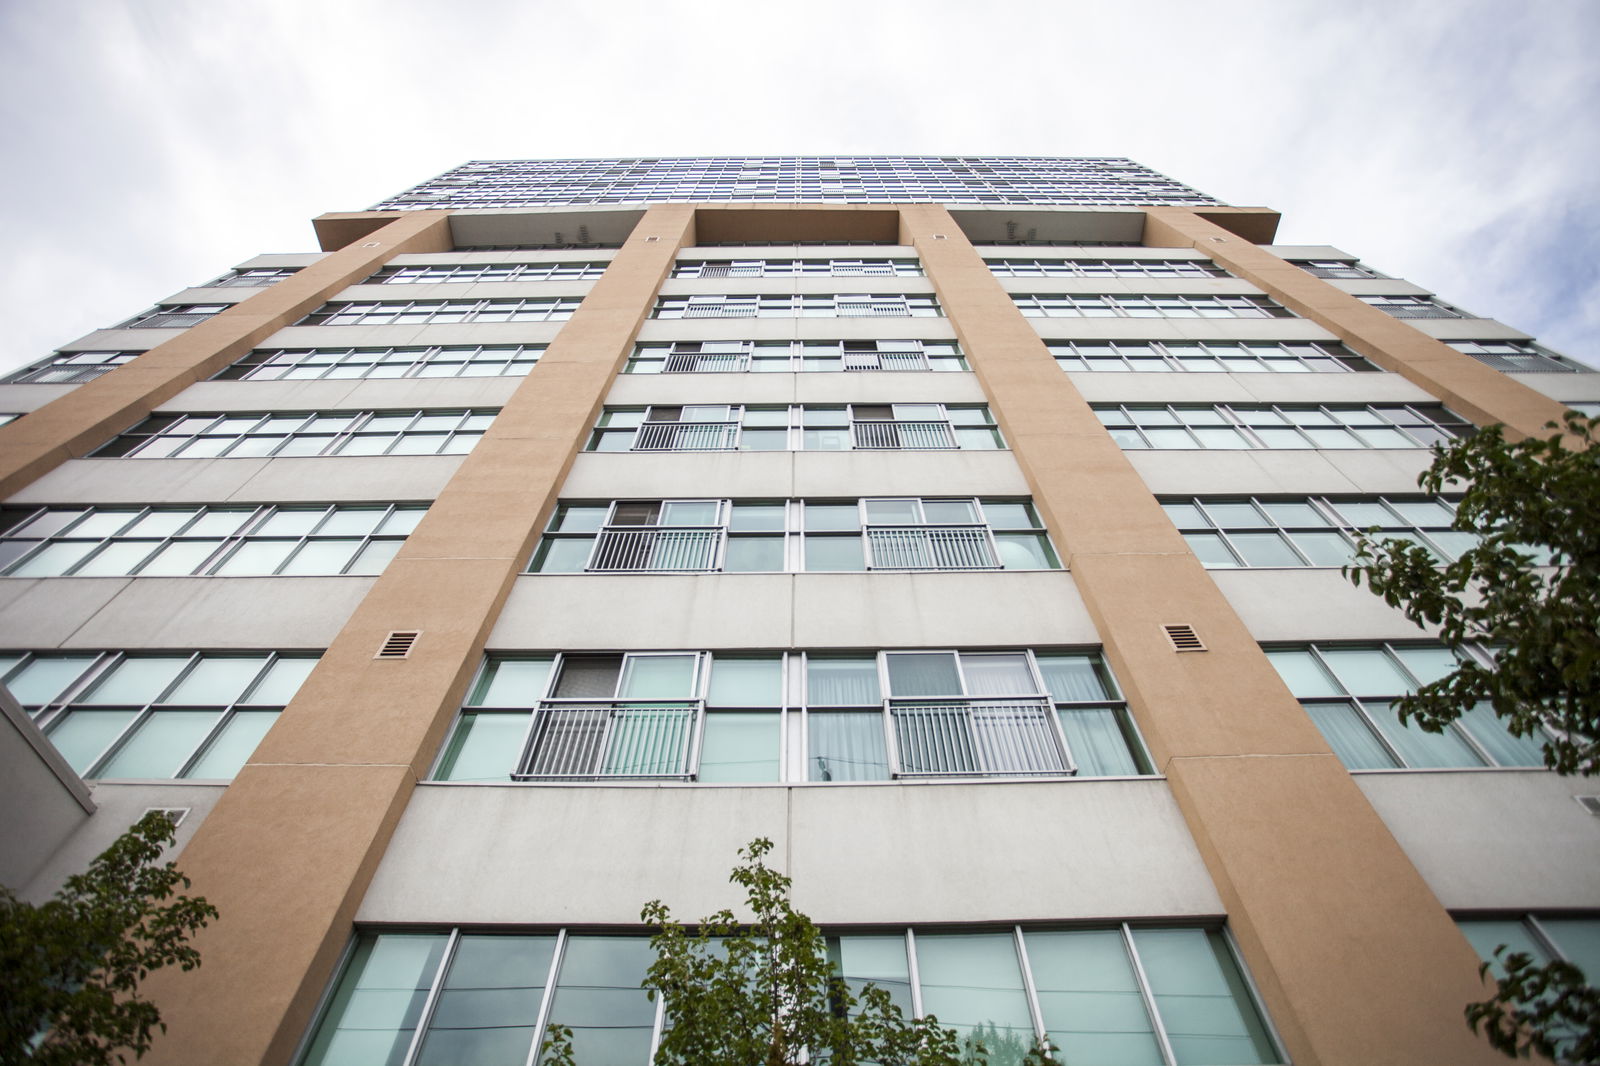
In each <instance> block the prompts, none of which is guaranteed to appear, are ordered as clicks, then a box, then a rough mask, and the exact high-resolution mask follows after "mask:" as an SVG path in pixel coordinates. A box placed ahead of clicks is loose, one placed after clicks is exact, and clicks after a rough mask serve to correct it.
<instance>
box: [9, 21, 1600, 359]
mask: <svg viewBox="0 0 1600 1066" xmlns="http://www.w3.org/2000/svg"><path fill="white" fill-rule="evenodd" d="M978 15H979V13H978V12H977V10H976V9H975V8H974V7H973V6H972V5H969V4H963V3H945V2H935V0H917V2H914V3H903V2H897V0H883V2H879V3H874V4H860V3H843V2H834V0H814V2H812V3H810V4H807V5H804V6H802V7H795V6H793V5H777V4H770V5H767V4H747V5H737V6H735V5H727V4H719V3H689V2H673V0H649V2H634V0H615V2H595V3H587V4H572V3H543V2H512V0H479V2H476V3H473V4H471V5H465V6H458V7H453V8H446V7H441V6H439V5H436V4H430V3H424V2H416V0H345V2H341V3H339V4H336V5H327V4H317V3H311V2H304V0H277V2H274V3H272V4H259V3H257V4H250V3H243V2H239V0H166V2H161V3H154V2H127V0H100V2H97V3H92V4H59V3H50V2H45V0H13V2H12V3H9V4H7V5H5V7H4V9H3V11H0V60H3V64H0V87H3V89H4V100H5V103H4V104H3V105H0V106H4V108H5V110H6V127H7V130H8V137H7V148H8V150H9V153H10V162H11V168H10V178H11V195H10V196H9V197H8V198H7V201H6V203H7V206H6V209H5V210H6V215H7V218H6V222H7V229H8V232H9V234H10V236H11V240H12V242H13V245H12V254H11V255H10V256H8V257H7V259H6V262H5V265H4V267H3V270H4V284H3V287H0V292H3V297H0V299H3V301H4V310H5V314H6V321H7V322H8V324H9V327H10V328H9V329H8V331H7V335H6V338H5V341H4V343H3V344H0V369H9V368H12V367H15V366H19V365H22V364H24V363H28V362H31V361H33V360H35V359H38V358H41V357H43V356H45V355H47V354H48V352H49V351H50V350H51V349H52V348H53V347H55V346H57V345H60V344H63V343H66V342H69V341H71V340H73V339H75V338H77V337H79V336H81V335H82V334H84V333H86V332H88V331H89V330H91V329H94V328H98V327H102V326H108V325H112V324H115V323H116V322H118V321H120V320H122V319H124V318H127V317H129V316H131V315H133V314H135V313H137V312H138V311H140V310H142V309H144V308H145V307H147V306H149V305H150V304H151V303H153V302H154V301H156V300H158V299H159V298H161V297H163V296H166V295H167V294H169V293H171V292H172V291H174V290H176V289H179V288H181V287H183V286H186V285H194V284H200V283H202V282H204V281H206V280H208V279H209V278H211V277H213V276H215V275H216V274H218V273H220V272H221V271H222V270H224V269H225V268H226V267H228V266H230V265H232V264H233V263H235V262H237V261H239V260H241V259H244V258H246V257H248V256H250V255H253V254H256V253H259V252H269V251H297V250H303V249H307V248H311V247H313V246H314V241H313V238H312V233H311V227H310V224H309V219H310V218H311V217H313V216H315V215H317V214H320V213H322V212H324V211H332V210H354V209H361V208H364V207H367V206H369V205H371V204H373V203H375V202H377V201H379V200H382V199H384V198H385V197H388V196H390V195H393V194H395V193H397V192H399V191H400V190H402V189H404V188H406V187H408V186H410V185H413V184H415V183H417V182H419V181H422V180H424V179H425V178H428V177H430V176H432V175H434V174H437V173H439V172H441V171H444V170H446V169H448V168H450V167H452V166H455V165H457V164H459V163H461V162H464V161H465V160H468V159H474V158H476V159H495V158H552V157H597V156H598V157H611V156H635V155H693V154H725V155H746V154H767V153H770V154H811V153H855V154H877V153H917V154H954V153H968V154H984V153H988V154H1020V155H1027V154H1032V155H1085V156H1127V157H1130V158H1132V159H1135V160H1138V161H1139V162H1141V163H1143V164H1145V165H1147V166H1150V167H1153V168H1155V169H1156V170H1159V171H1161V172H1163V173H1166V174H1168V175H1170V176H1172V177H1174V178H1176V179H1178V180H1179V181H1182V182H1184V183H1186V184H1189V185H1192V186H1194V187H1196V188H1198V189H1200V190H1201V191H1203V192H1206V193H1208V194H1210V195H1213V196H1216V197H1218V198H1219V199H1221V200H1223V201H1226V202H1228V203H1232V204H1238V205H1261V206H1267V207H1272V208H1275V209H1277V210H1279V211H1282V212H1283V213H1284V223H1283V226H1282V229H1281V231H1280V235H1279V239H1280V240H1281V241H1283V242H1285V243H1297V242H1298V243H1331V244H1335V245H1338V246H1340V247H1341V248H1344V249H1345V250H1347V251H1350V252H1352V253H1355V254H1358V255H1360V256H1361V257H1362V258H1363V259H1364V260H1365V261H1366V262H1368V263H1369V264H1370V265H1372V266H1374V267H1375V268H1377V269H1378V270H1382V271H1385V272H1388V273H1392V274H1395V275H1399V276H1404V277H1406V278H1409V279H1411V280H1413V281H1416V282H1417V283H1419V284H1422V285H1426V286H1428V287H1430V288H1432V289H1433V290H1435V291H1436V292H1438V293H1439V294H1440V296H1441V297H1442V298H1444V299H1446V300H1448V301H1450V302H1453V303H1456V304H1458V305H1460V306H1463V307H1465V308H1467V309H1469V310H1471V311H1474V312H1477V313H1481V314H1485V315H1490V316H1493V317H1496V318H1499V319H1501V320H1502V321H1505V322H1507V323H1510V324H1511V325H1514V326H1516V327H1518V328H1521V329H1525V330H1528V331H1529V332H1532V333H1534V334H1536V335H1537V336H1539V337H1540V339H1541V340H1543V341H1544V342H1545V343H1547V344H1549V345H1551V346H1552V347H1555V348H1557V349H1558V350H1561V351H1563V352H1565V353H1566V354H1569V355H1572V356H1574V357H1577V358H1579V359H1583V360H1586V361H1589V362H1600V344H1597V342H1596V336H1597V333H1600V330H1597V326H1600V182H1596V180H1595V178H1594V174H1595V173H1596V170H1597V163H1600V126H1597V124H1596V123H1595V121H1594V118H1593V116H1594V114H1595V112H1596V107H1597V105H1600V65H1597V64H1596V63H1595V62H1594V60H1593V56H1594V54H1595V53H1596V49H1597V47H1600V6H1597V5H1595V4H1591V3H1583V2H1573V0H1527V2H1524V3H1521V4H1518V5H1515V6H1512V5H1505V4H1499V3H1493V2H1487V0H1463V2H1460V3H1456V4H1453V5H1451V6H1450V7H1449V8H1448V9H1447V10H1445V9H1441V8H1439V7H1438V6H1437V5H1434V4H1426V3H1421V2H1414V0H1398V2H1396V0H1353V2H1346V3H1343V4H1339V5H1315V4H1310V3H1282V4H1273V5H1267V4H1244V3H1177V2H1171V3H1168V2H1161V0H1156V2H1153V3H1146V4H1141V5H1137V6H1136V7H1129V6H1123V5H1111V4H1080V3H1065V2H1059V0H1057V2H1042V3H1029V2H1012V3H1001V4H999V5H993V6H987V7H984V8H983V10H982V17H981V19H980V18H979V17H978ZM689 60H693V62H692V63H690V62H688V61H689Z"/></svg>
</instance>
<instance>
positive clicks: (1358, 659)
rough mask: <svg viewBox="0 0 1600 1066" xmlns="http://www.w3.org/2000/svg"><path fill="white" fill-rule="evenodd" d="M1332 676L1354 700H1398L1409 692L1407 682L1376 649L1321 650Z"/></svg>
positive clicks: (1379, 650) (1386, 657) (1392, 664)
mask: <svg viewBox="0 0 1600 1066" xmlns="http://www.w3.org/2000/svg"><path fill="white" fill-rule="evenodd" d="M1321 650H1322V658H1323V661H1325V662H1326V663H1327V664H1328V666H1329V667H1330V668H1331V669H1332V670H1333V673H1334V676H1336V677H1337V678H1338V679H1339V680H1340V681H1342V682H1344V685H1345V688H1346V689H1348V690H1349V691H1350V693H1351V694H1352V695H1355V696H1398V695H1400V694H1401V693H1405V692H1410V691H1411V689H1412V684H1411V679H1410V678H1408V677H1406V676H1405V674H1403V673H1402V672H1401V671H1400V668H1399V667H1398V666H1396V665H1395V663H1394V660H1392V659H1390V658H1389V656H1388V655H1386V654H1384V652H1383V651H1382V650H1381V649H1379V648H1323V649H1321Z"/></svg>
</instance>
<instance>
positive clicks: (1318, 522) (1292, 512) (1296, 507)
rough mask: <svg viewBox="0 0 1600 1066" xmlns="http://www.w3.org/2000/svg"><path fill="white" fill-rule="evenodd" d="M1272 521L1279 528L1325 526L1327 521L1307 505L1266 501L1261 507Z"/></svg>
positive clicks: (1320, 513)
mask: <svg viewBox="0 0 1600 1066" xmlns="http://www.w3.org/2000/svg"><path fill="white" fill-rule="evenodd" d="M1261 507H1262V509H1263V510H1264V511H1266V512H1267V514H1269V515H1271V516H1272V520H1273V521H1274V522H1277V523H1278V524H1279V525H1280V526H1326V525H1327V524H1328V520H1327V519H1326V518H1324V517H1322V512H1320V511H1318V510H1317V509H1316V508H1315V507H1313V506H1311V505H1310V504H1309V503H1293V502H1284V501H1276V502H1274V501H1270V500H1269V501H1266V502H1264V503H1262V505H1261Z"/></svg>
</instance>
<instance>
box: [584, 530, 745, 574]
mask: <svg viewBox="0 0 1600 1066" xmlns="http://www.w3.org/2000/svg"><path fill="white" fill-rule="evenodd" d="M721 542H722V530H721V528H719V527H711V528H708V527H700V528H688V529H678V528H674V529H662V528H657V527H646V528H642V529H606V530H602V531H601V532H600V535H599V536H598V537H596V538H595V546H594V553H593V555H592V556H591V557H590V560H589V566H588V569H589V570H590V571H617V570H620V571H628V570H711V569H713V568H714V567H715V566H716V563H717V548H718V546H719V545H720V544H721Z"/></svg>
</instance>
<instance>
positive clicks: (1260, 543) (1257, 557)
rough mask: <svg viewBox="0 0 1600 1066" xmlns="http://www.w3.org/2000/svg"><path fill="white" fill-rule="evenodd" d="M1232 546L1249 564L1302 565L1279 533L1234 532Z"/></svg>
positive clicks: (1231, 538)
mask: <svg viewBox="0 0 1600 1066" xmlns="http://www.w3.org/2000/svg"><path fill="white" fill-rule="evenodd" d="M1229 539H1230V540H1232V541H1233V546H1234V547H1235V548H1237V549H1238V551H1239V553H1240V554H1241V555H1243V556H1244V561H1245V563H1246V564H1248V565H1250V566H1304V565H1305V564H1304V563H1303V562H1301V560H1300V557H1299V556H1298V555H1296V554H1295V552H1294V549H1293V548H1291V547H1289V545H1288V543H1287V542H1285V540H1284V539H1283V535H1282V534H1280V533H1235V534H1233V535H1232V536H1231V537H1230V538H1229Z"/></svg>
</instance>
